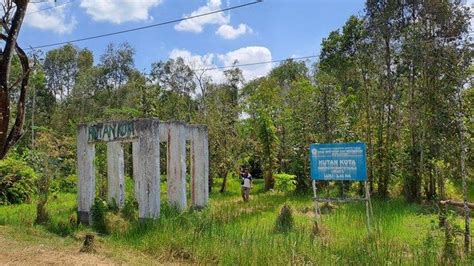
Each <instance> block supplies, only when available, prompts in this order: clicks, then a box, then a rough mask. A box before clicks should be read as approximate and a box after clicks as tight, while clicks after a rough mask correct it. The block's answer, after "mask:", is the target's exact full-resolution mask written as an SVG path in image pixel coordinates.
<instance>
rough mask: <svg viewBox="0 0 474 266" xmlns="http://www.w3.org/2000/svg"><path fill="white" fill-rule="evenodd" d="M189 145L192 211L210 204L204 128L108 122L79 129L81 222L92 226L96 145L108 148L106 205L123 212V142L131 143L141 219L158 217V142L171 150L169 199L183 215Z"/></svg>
mask: <svg viewBox="0 0 474 266" xmlns="http://www.w3.org/2000/svg"><path fill="white" fill-rule="evenodd" d="M186 140H189V141H190V144H191V156H190V157H191V184H190V187H191V198H192V205H193V206H195V207H204V206H206V205H207V203H208V199H209V186H208V183H209V150H208V146H209V144H208V132H207V127H206V126H204V125H191V126H187V125H186V124H184V123H180V122H164V123H160V122H159V121H158V120H156V119H139V120H133V121H116V122H106V123H99V124H93V125H81V126H79V128H78V138H77V158H78V159H77V160H78V174H79V197H78V216H79V221H80V222H83V223H85V224H91V222H92V220H91V215H90V209H91V206H92V204H93V202H94V197H95V168H94V156H95V146H94V143H96V142H107V158H108V159H107V167H108V185H109V186H108V200H109V202H112V201H115V202H116V203H117V204H118V206H119V207H123V205H124V201H125V183H124V152H123V147H122V144H121V143H120V142H123V141H132V153H133V175H134V180H135V195H136V199H137V201H138V204H139V217H140V219H141V220H143V219H150V218H151V219H154V218H157V217H158V216H159V214H160V141H166V142H168V145H167V174H168V178H167V180H168V183H167V185H168V191H167V192H168V199H169V202H170V204H171V205H174V206H176V207H177V208H178V209H179V210H181V211H182V210H184V209H185V208H186V207H187V203H186V196H187V195H186Z"/></svg>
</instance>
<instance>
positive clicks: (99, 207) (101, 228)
mask: <svg viewBox="0 0 474 266" xmlns="http://www.w3.org/2000/svg"><path fill="white" fill-rule="evenodd" d="M108 210H109V208H108V206H107V203H106V202H105V201H103V200H102V199H100V198H95V200H94V204H93V205H92V208H91V212H92V227H93V228H94V229H95V230H96V231H97V232H99V233H103V234H106V233H107V224H106V223H107V222H106V219H105V217H106V215H107V212H108Z"/></svg>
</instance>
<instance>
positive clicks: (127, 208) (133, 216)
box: [121, 199, 138, 221]
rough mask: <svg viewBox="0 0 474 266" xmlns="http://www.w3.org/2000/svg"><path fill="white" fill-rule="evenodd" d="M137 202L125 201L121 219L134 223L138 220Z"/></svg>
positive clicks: (132, 200)
mask: <svg viewBox="0 0 474 266" xmlns="http://www.w3.org/2000/svg"><path fill="white" fill-rule="evenodd" d="M137 210H138V202H137V201H136V200H134V199H127V200H125V204H124V206H123V208H122V210H121V213H122V215H123V217H124V218H125V219H127V220H129V221H136V220H137V218H138V211H137Z"/></svg>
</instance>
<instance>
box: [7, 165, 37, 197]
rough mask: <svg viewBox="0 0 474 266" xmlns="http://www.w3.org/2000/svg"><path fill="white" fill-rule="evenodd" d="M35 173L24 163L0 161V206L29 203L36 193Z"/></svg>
mask: <svg viewBox="0 0 474 266" xmlns="http://www.w3.org/2000/svg"><path fill="white" fill-rule="evenodd" d="M35 182H36V173H35V171H34V170H33V169H32V168H31V167H29V166H28V165H27V164H26V163H25V162H24V161H22V160H17V159H14V158H7V159H4V160H1V161H0V205H7V204H17V203H24V202H29V201H30V200H31V199H32V197H33V196H34V195H35V193H36V183H35Z"/></svg>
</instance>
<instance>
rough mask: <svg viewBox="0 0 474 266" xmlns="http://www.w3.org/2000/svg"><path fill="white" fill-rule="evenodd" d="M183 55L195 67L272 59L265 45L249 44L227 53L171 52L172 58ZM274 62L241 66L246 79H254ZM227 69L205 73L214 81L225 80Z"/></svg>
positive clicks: (266, 70) (268, 70)
mask: <svg viewBox="0 0 474 266" xmlns="http://www.w3.org/2000/svg"><path fill="white" fill-rule="evenodd" d="M178 57H182V58H183V59H184V61H185V62H187V63H188V64H189V65H190V66H191V67H192V68H193V69H209V68H216V67H217V66H218V65H219V66H225V67H228V66H232V65H233V64H234V62H237V64H253V63H258V62H267V61H271V60H272V54H271V52H270V50H269V49H268V48H266V47H263V46H249V47H244V48H240V49H237V50H234V51H230V52H228V53H225V54H213V53H209V54H205V55H196V54H194V55H193V54H192V53H191V52H189V51H187V50H182V49H174V50H172V51H171V53H170V58H173V59H176V58H178ZM272 67H273V64H272V63H267V64H258V65H250V66H241V67H240V69H241V70H242V74H243V76H244V78H245V80H252V79H255V78H258V77H262V76H264V75H266V74H268V72H270V70H271V69H272ZM224 70H225V69H210V70H206V72H205V74H206V75H208V76H209V77H211V78H212V80H213V81H214V82H218V83H219V82H223V81H224V74H223V71H224Z"/></svg>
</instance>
